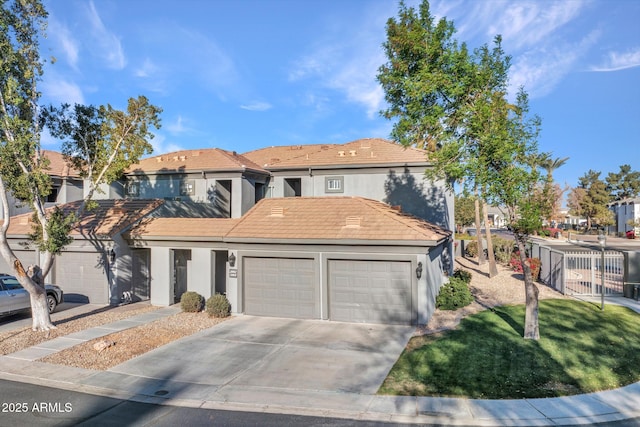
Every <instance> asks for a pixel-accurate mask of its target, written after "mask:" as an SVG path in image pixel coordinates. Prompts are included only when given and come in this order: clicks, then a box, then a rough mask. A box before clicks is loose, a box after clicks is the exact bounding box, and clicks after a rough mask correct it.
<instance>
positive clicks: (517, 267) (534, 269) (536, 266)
mask: <svg viewBox="0 0 640 427" xmlns="http://www.w3.org/2000/svg"><path fill="white" fill-rule="evenodd" d="M527 260H529V265H530V266H531V276H532V277H533V280H534V281H537V280H538V278H539V277H540V264H541V262H540V260H539V259H538V258H527ZM509 264H510V265H511V268H513V271H515V272H517V273H522V272H523V269H522V262H521V261H520V256H519V255H517V253H516V252H514V256H513V257H512V258H511V262H510V263H509Z"/></svg>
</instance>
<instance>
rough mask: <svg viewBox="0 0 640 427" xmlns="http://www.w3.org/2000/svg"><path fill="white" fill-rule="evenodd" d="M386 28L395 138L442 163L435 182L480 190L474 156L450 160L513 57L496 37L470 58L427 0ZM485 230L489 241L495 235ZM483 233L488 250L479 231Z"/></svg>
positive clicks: (382, 72) (386, 75) (384, 69)
mask: <svg viewBox="0 0 640 427" xmlns="http://www.w3.org/2000/svg"><path fill="white" fill-rule="evenodd" d="M386 30H387V40H386V42H385V43H384V44H383V46H384V50H385V53H386V56H387V62H386V63H385V64H383V65H382V66H381V67H380V68H379V70H378V76H377V77H378V81H379V82H380V84H381V85H382V88H383V89H384V92H385V99H386V100H387V103H388V108H387V109H386V110H383V111H382V112H381V113H382V115H383V116H384V117H386V118H387V119H390V120H394V124H393V130H392V132H391V137H392V139H394V140H396V141H398V142H399V143H400V144H402V145H405V146H417V147H419V148H423V149H426V150H427V151H429V152H430V156H429V158H430V160H432V161H433V163H434V164H435V165H437V166H438V168H437V169H433V170H431V172H430V178H434V177H436V176H438V177H440V178H442V177H444V179H445V181H446V182H447V183H451V182H454V181H458V180H459V179H461V178H463V177H465V186H466V188H467V189H468V190H472V191H473V190H476V189H477V190H479V191H482V189H481V188H477V187H476V185H475V180H474V177H475V173H474V172H472V171H471V169H472V168H473V167H474V163H473V159H472V158H471V157H466V158H464V159H456V158H454V157H452V155H455V154H458V153H467V152H466V151H465V150H463V149H462V148H464V146H465V144H468V143H469V142H470V141H473V139H474V138H475V136H474V135H473V134H472V133H471V130H470V129H469V127H468V125H467V123H468V121H469V116H470V115H471V114H473V111H474V108H475V103H476V100H477V99H478V98H479V97H481V96H483V94H486V93H487V92H491V91H493V90H495V88H497V87H501V86H504V81H506V76H507V69H508V67H509V62H510V59H509V58H508V57H506V56H504V55H503V52H502V48H501V46H500V45H501V39H500V38H499V37H497V38H496V41H495V46H494V48H493V49H489V48H488V47H487V46H484V47H482V48H481V49H479V50H477V51H476V52H474V53H473V54H470V53H469V51H468V49H467V46H466V44H464V43H462V44H459V43H458V42H457V41H456V39H455V38H454V37H453V36H454V34H455V27H454V25H453V22H451V21H448V20H447V19H446V18H442V19H440V20H437V21H436V19H435V18H434V17H433V16H432V15H431V12H430V8H429V2H428V1H426V0H425V1H423V2H422V3H421V4H420V5H419V6H418V9H417V10H416V9H414V8H413V7H407V6H406V5H405V3H404V2H401V3H400V7H399V11H398V17H397V19H396V18H395V17H392V18H390V19H389V20H388V21H387V27H386ZM440 159H454V160H455V161H448V162H443V161H440ZM470 171H471V172H470ZM478 214H479V212H478ZM477 225H478V227H479V225H480V221H479V220H478V221H477ZM478 231H480V230H478ZM486 232H487V241H488V242H490V240H491V236H490V231H489V230H488V229H487V230H486ZM477 236H478V247H479V248H482V239H481V234H480V232H478V233H477ZM488 249H489V252H490V253H489V255H490V257H489V258H490V266H489V269H490V274H491V275H492V276H493V275H495V274H497V268H496V265H495V259H494V258H493V257H492V256H491V255H492V254H491V245H490V243H489V248H488ZM479 254H483V251H482V250H479ZM480 260H481V261H482V258H480Z"/></svg>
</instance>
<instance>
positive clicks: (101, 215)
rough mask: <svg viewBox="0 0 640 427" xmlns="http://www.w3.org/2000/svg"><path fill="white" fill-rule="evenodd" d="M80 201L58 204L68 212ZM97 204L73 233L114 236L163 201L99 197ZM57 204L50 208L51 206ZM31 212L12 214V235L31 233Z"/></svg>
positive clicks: (78, 234)
mask: <svg viewBox="0 0 640 427" xmlns="http://www.w3.org/2000/svg"><path fill="white" fill-rule="evenodd" d="M80 203H82V202H81V201H75V202H71V203H67V204H64V205H60V206H58V207H59V208H60V209H62V210H63V211H65V212H73V211H75V210H77V209H78V208H79V206H80ZM95 203H96V204H97V206H96V208H94V209H91V210H88V211H87V212H86V213H85V215H84V216H83V217H82V219H81V220H80V222H79V223H78V224H77V225H76V227H75V228H74V229H73V231H72V232H71V235H72V236H88V235H91V236H105V237H112V236H115V235H116V234H118V233H120V232H121V231H123V230H124V229H126V228H127V227H129V226H131V225H133V224H135V223H136V222H138V221H139V220H141V219H142V218H144V217H145V216H147V215H149V214H150V213H151V212H152V211H153V210H155V209H157V208H158V207H159V206H160V205H162V203H163V201H162V200H158V199H153V200H141V199H138V200H129V199H117V200H96V201H95ZM51 209H54V208H50V209H48V210H51ZM32 215H33V214H32V213H31V212H29V213H26V214H22V215H17V216H15V217H12V218H11V225H10V226H9V230H8V233H7V234H9V235H27V234H30V233H32V226H31V217H32Z"/></svg>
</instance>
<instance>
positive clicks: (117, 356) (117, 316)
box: [0, 258, 566, 370]
mask: <svg viewBox="0 0 640 427" xmlns="http://www.w3.org/2000/svg"><path fill="white" fill-rule="evenodd" d="M456 262H457V267H460V268H462V269H465V270H467V271H470V272H471V273H472V274H473V276H472V280H471V284H470V286H471V290H472V293H473V295H474V297H475V298H476V301H475V302H473V303H472V304H470V305H469V306H467V307H463V308H461V309H459V310H456V311H444V310H436V311H435V313H434V315H433V317H432V318H431V319H430V321H429V323H428V324H427V325H425V326H420V327H418V328H417V329H416V333H415V335H417V336H419V335H428V334H433V333H436V332H440V331H443V330H447V329H452V328H454V327H455V326H457V325H458V324H459V323H460V320H461V319H462V318H463V317H465V316H468V315H470V314H473V313H477V312H479V311H482V310H485V309H487V308H490V307H495V306H499V305H506V304H523V303H524V299H525V293H524V282H523V281H522V276H521V275H520V274H518V273H514V272H513V271H512V270H510V269H509V268H507V267H504V266H498V271H499V274H498V276H496V277H494V278H489V277H488V275H487V273H486V272H485V271H486V270H488V268H487V266H486V265H484V266H478V264H477V262H476V261H475V260H471V259H467V258H459V259H457V261H456ZM537 286H538V288H539V289H540V299H546V298H566V297H565V296H564V295H562V294H560V293H559V292H556V291H555V290H553V289H551V288H549V287H547V286H545V285H543V284H540V283H538V284H537ZM156 309H157V307H153V306H151V305H150V304H148V303H138V304H131V305H127V306H121V307H105V308H104V309H99V310H96V311H93V312H89V313H86V314H83V315H76V316H70V317H68V318H64V317H63V318H61V319H59V320H57V321H56V322H54V323H55V324H56V326H57V327H58V329H55V330H52V331H50V333H49V334H45V333H42V332H33V331H31V329H30V328H28V327H26V328H22V329H19V330H15V331H10V332H5V333H2V334H0V354H2V355H6V354H9V353H14V352H16V351H19V350H22V349H24V348H27V347H31V346H34V345H37V344H39V343H41V342H43V341H46V340H49V339H53V338H56V337H60V336H64V335H68V334H70V333H73V332H78V331H81V330H83V329H87V328H91V327H95V326H100V325H104V324H107V323H111V322H115V321H118V320H123V319H126V318H128V317H131V316H135V315H138V314H142V313H145V312H148V311H152V310H156ZM223 320H224V319H218V318H212V317H209V315H207V314H206V313H204V312H201V313H178V314H175V315H173V316H169V317H166V318H162V319H159V320H156V321H153V322H150V323H148V324H145V325H143V326H139V327H136V328H131V329H127V330H124V331H121V332H116V333H113V334H110V335H108V336H105V337H102V338H98V339H95V340H92V341H88V342H86V343H84V344H81V345H77V346H75V347H72V348H69V349H66V350H63V351H61V352H58V353H55V354H52V355H50V356H47V357H45V358H42V359H40V361H43V362H48V363H55V364H63V365H68V366H75V367H80V368H86V369H97V370H106V369H109V368H111V367H113V366H115V365H118V364H120V363H122V362H125V361H127V360H129V359H131V358H133V357H136V356H138V355H141V354H144V353H146V352H148V351H150V350H152V349H154V348H157V347H159V346H162V345H165V344H167V343H169V342H172V341H175V340H177V339H180V338H182V337H185V336H188V335H191V334H194V333H196V332H198V331H201V330H203V329H206V328H210V327H212V326H214V325H216V324H218V323H220V322H221V321H223ZM98 343H100V344H98ZM96 344H97V345H96ZM99 346H102V347H106V348H104V349H101V350H97V349H96V348H99Z"/></svg>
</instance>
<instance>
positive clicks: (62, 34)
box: [49, 17, 80, 70]
mask: <svg viewBox="0 0 640 427" xmlns="http://www.w3.org/2000/svg"><path fill="white" fill-rule="evenodd" d="M49 34H51V35H52V38H53V39H55V40H56V41H57V42H58V43H59V44H60V47H61V48H62V52H63V53H64V56H65V58H66V60H67V62H68V63H69V65H70V66H71V67H72V68H73V69H74V70H77V68H78V58H79V50H80V48H79V47H78V42H77V41H76V40H75V39H74V37H73V36H72V35H71V31H69V28H67V26H66V25H63V24H62V23H61V22H60V21H58V20H57V19H55V18H54V17H50V18H49Z"/></svg>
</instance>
